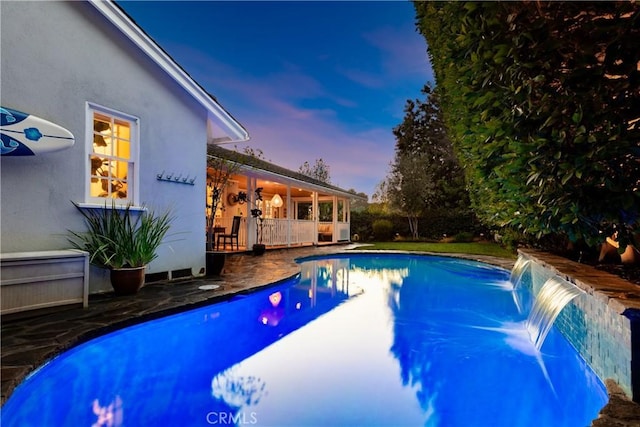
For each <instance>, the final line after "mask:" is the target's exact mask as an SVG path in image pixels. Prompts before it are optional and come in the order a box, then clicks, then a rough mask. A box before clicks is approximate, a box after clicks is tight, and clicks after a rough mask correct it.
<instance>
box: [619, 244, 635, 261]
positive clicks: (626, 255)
mask: <svg viewBox="0 0 640 427" xmlns="http://www.w3.org/2000/svg"><path fill="white" fill-rule="evenodd" d="M620 260H621V261H622V263H623V264H636V263H637V262H639V261H640V252H638V250H637V249H636V248H635V246H633V245H627V247H626V249H625V251H624V252H623V253H621V254H620Z"/></svg>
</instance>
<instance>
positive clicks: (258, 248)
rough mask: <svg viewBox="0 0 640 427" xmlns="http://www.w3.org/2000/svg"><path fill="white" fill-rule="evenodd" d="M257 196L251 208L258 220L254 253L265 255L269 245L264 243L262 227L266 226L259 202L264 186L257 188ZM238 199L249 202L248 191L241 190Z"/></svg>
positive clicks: (252, 213) (252, 214) (253, 215)
mask: <svg viewBox="0 0 640 427" xmlns="http://www.w3.org/2000/svg"><path fill="white" fill-rule="evenodd" d="M255 194H256V197H255V199H254V200H253V207H252V208H251V209H250V210H249V212H251V216H252V217H253V218H255V220H256V242H257V243H254V244H253V254H254V255H263V254H264V253H265V251H266V250H267V246H266V245H265V244H263V243H262V228H263V226H264V218H263V217H262V209H260V207H259V206H258V202H259V201H262V187H258V188H256V190H255ZM238 200H239V201H240V202H241V203H244V202H248V200H247V193H245V192H243V191H241V192H239V193H238Z"/></svg>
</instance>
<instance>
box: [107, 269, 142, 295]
mask: <svg viewBox="0 0 640 427" xmlns="http://www.w3.org/2000/svg"><path fill="white" fill-rule="evenodd" d="M144 272H145V267H133V268H118V269H113V270H111V286H113V290H114V291H115V293H116V295H133V294H136V293H137V292H138V291H139V290H140V288H141V287H142V285H144Z"/></svg>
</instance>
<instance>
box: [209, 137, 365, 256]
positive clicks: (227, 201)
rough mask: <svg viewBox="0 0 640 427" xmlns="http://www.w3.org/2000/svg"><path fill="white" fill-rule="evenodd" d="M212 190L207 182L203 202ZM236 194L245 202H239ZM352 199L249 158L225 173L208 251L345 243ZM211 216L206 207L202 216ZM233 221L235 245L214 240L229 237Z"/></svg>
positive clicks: (322, 184) (222, 239) (231, 238)
mask: <svg viewBox="0 0 640 427" xmlns="http://www.w3.org/2000/svg"><path fill="white" fill-rule="evenodd" d="M219 150H220V149H219V148H218V151H219ZM224 151H227V150H224ZM257 164H258V165H259V166H261V167H257ZM274 168H275V169H277V171H274V170H272V169H274ZM283 171H286V174H285V173H283ZM210 172H211V171H210ZM256 189H262V190H261V192H260V194H261V196H262V200H256V199H257V197H256ZM213 191H215V188H214V185H212V184H211V183H209V185H207V193H208V194H207V200H209V199H210V198H211V194H212V192H213ZM242 193H244V194H246V201H245V200H242V197H239V195H240V194H242ZM353 197H358V196H357V195H355V194H353V193H350V192H347V191H345V190H342V189H340V188H337V187H334V186H331V185H329V184H325V183H322V182H319V181H316V180H313V179H312V178H309V177H306V176H304V175H302V174H298V173H296V172H293V171H289V170H285V169H283V168H280V167H277V166H276V165H273V164H271V163H268V162H264V161H262V160H259V159H255V158H253V159H252V165H247V164H242V165H241V166H240V167H239V168H238V169H237V171H236V172H235V173H233V174H230V176H229V177H228V180H227V182H226V185H225V186H224V188H223V189H222V191H221V194H220V196H219V200H220V201H219V203H218V206H217V209H216V212H215V219H214V221H213V224H214V225H213V230H212V231H213V232H212V233H207V235H208V236H209V237H208V238H209V242H210V243H211V246H209V247H213V248H214V250H217V251H234V252H235V251H248V250H252V247H253V245H254V244H256V243H262V244H264V245H266V247H267V249H269V248H284V247H295V246H310V245H325V244H333V243H339V242H348V241H350V236H351V232H350V218H349V208H350V201H351V198H353ZM253 208H258V209H260V210H261V211H262V218H263V220H262V231H261V234H262V236H260V230H259V227H258V222H257V221H256V219H255V218H254V217H252V215H251V210H252V209H253ZM211 214H212V213H211V206H210V205H208V207H207V216H209V215H211ZM234 217H240V227H239V230H238V234H237V241H236V239H235V237H227V238H224V237H220V236H224V235H227V236H228V235H229V234H231V233H232V231H233V230H232V226H233V220H234ZM211 239H212V241H211ZM218 243H219V244H218ZM230 243H233V244H230Z"/></svg>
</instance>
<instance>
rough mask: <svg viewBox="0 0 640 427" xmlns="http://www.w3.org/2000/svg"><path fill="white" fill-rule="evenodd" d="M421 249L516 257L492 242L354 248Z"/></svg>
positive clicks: (423, 250)
mask: <svg viewBox="0 0 640 427" xmlns="http://www.w3.org/2000/svg"><path fill="white" fill-rule="evenodd" d="M358 249H360V250H392V251H421V252H438V253H464V254H473V255H489V256H495V257H500V258H511V259H516V258H517V256H518V255H517V253H515V252H513V251H510V250H508V249H505V248H503V247H502V246H500V245H498V244H497V243H493V242H474V243H425V242H376V243H373V244H371V245H368V246H361V247H358V248H356V249H354V250H358Z"/></svg>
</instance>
